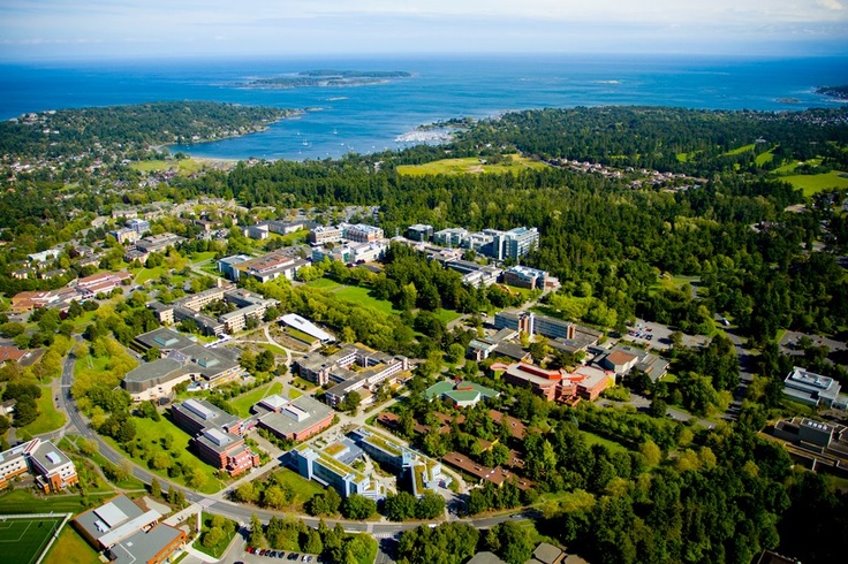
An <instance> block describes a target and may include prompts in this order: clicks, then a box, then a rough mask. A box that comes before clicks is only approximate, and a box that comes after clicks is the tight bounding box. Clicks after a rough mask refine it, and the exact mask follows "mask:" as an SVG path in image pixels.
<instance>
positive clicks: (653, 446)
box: [639, 439, 662, 466]
mask: <svg viewBox="0 0 848 564" xmlns="http://www.w3.org/2000/svg"><path fill="white" fill-rule="evenodd" d="M639 452H640V453H642V456H644V457H645V463H646V464H647V465H648V466H656V465H657V464H659V463H660V460H661V458H662V451H661V450H660V447H658V446H657V443H655V442H654V441H652V440H650V439H648V440H647V441H645V442H644V443H642V446H641V447H639Z"/></svg>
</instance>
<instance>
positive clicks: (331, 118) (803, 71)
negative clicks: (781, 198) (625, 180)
mask: <svg viewBox="0 0 848 564" xmlns="http://www.w3.org/2000/svg"><path fill="white" fill-rule="evenodd" d="M319 68H324V69H326V68H332V69H348V70H403V71H408V72H411V73H413V77H412V78H409V79H403V80H396V81H392V82H389V83H387V84H378V85H369V86H354V87H342V88H296V89H287V90H259V89H250V88H245V87H244V84H245V82H247V81H249V80H250V79H253V78H263V77H274V76H279V75H282V74H286V73H295V72H298V71H303V70H311V69H319ZM835 84H848V58H844V57H841V58H832V57H831V58H815V59H789V60H775V59H770V60H752V59H740V58H734V59H731V58H704V57H700V58H699V57H685V58H684V57H663V56H654V57H648V56H640V57H613V56H579V57H578V56H553V55H548V56H521V57H518V56H510V57H495V56H489V57H480V58H464V59H460V58H426V57H417V58H406V59H385V58H383V59H361V60H357V59H353V58H351V59H344V60H319V59H290V60H252V61H238V60H225V61H197V60H194V61H178V60H173V61H145V62H132V63H119V62H109V63H75V64H71V63H66V64H58V63H55V64H38V65H32V64H31V65H9V64H6V65H0V118H3V119H5V118H11V117H14V116H17V115H20V114H21V113H24V112H30V111H41V110H48V109H59V108H67V107H83V106H105V105H113V104H129V103H137V102H145V101H156V100H215V101H222V102H234V103H240V104H253V105H270V106H276V107H282V108H293V109H300V108H307V107H310V108H315V110H314V111H310V112H307V113H305V114H303V115H302V116H300V117H298V118H295V119H288V120H284V121H281V122H279V123H277V124H274V125H273V126H271V127H270V128H269V129H268V130H266V131H263V132H261V133H256V134H253V135H248V136H245V137H241V138H236V139H227V140H222V141H217V142H212V143H204V144H197V145H192V146H181V147H180V146H178V147H174V148H173V149H174V150H182V151H185V152H188V153H190V154H192V155H195V156H200V157H213V158H238V159H243V158H249V157H259V158H267V159H277V158H287V159H305V158H318V159H320V158H326V157H338V156H340V155H343V154H345V153H347V152H351V151H355V152H360V153H369V152H373V151H377V150H382V149H385V148H395V147H398V146H403V145H404V143H402V142H400V141H398V140H397V138H398V137H399V136H401V135H403V134H404V133H408V132H409V131H411V130H413V129H414V128H415V127H416V126H417V125H419V124H423V123H431V122H433V121H436V120H443V119H448V118H453V117H463V116H473V117H485V116H491V115H496V114H499V113H501V112H505V111H509V110H517V109H525V108H540V107H572V106H597V105H608V104H617V105H622V104H628V105H631V104H635V105H663V106H679V107H689V108H710V109H743V108H744V109H755V110H794V109H802V108H807V107H838V106H840V105H842V104H843V103H842V102H838V101H836V100H833V99H830V98H827V97H825V96H822V95H819V94H816V93H815V88H816V87H817V86H822V85H835ZM788 99H794V100H793V101H791V102H790V101H789V100H788Z"/></svg>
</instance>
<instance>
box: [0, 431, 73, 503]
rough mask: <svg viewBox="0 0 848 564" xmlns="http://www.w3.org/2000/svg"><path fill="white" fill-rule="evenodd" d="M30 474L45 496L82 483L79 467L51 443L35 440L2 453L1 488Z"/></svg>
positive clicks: (0, 458)
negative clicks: (19, 477) (16, 478)
mask: <svg viewBox="0 0 848 564" xmlns="http://www.w3.org/2000/svg"><path fill="white" fill-rule="evenodd" d="M26 473H29V474H31V475H32V476H33V477H34V478H35V483H36V485H37V486H38V487H39V489H41V491H43V492H44V493H54V492H59V491H62V490H64V489H65V488H67V487H68V486H73V485H75V484H77V483H79V477H78V476H77V471H76V466H74V463H73V461H71V459H70V458H68V456H67V455H66V454H65V453H64V452H62V451H61V450H59V449H58V448H57V447H56V445H54V444H53V443H52V442H51V441H43V440H41V439H38V438H36V439H32V440H31V441H28V442H25V443H22V444H20V445H17V446H15V447H12V448H10V449H8V450H6V451H3V452H0V489H2V488H5V487H6V486H8V485H9V481H10V480H12V479H13V478H15V477H17V476H20V475H21V474H26Z"/></svg>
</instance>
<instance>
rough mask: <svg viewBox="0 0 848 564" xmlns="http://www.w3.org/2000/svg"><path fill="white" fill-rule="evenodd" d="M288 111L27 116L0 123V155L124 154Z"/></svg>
mask: <svg viewBox="0 0 848 564" xmlns="http://www.w3.org/2000/svg"><path fill="white" fill-rule="evenodd" d="M290 113H291V111H289V110H280V109H275V108H260V107H250V106H240V105H235V104H222V103H217V102H189V101H186V102H156V103H151V104H137V105H130V106H111V107H105V108H83V109H66V110H58V111H49V112H42V113H39V114H26V115H23V116H20V117H18V118H16V119H14V120H9V121H4V122H0V154H2V155H3V159H4V160H7V161H11V160H15V159H25V160H36V159H47V158H57V157H64V158H68V157H71V156H75V155H92V154H94V155H109V154H118V155H126V154H129V153H130V152H131V151H133V150H138V151H141V150H146V149H147V148H148V147H150V146H153V145H164V144H168V143H192V142H196V141H208V140H210V139H217V138H220V137H227V136H232V135H241V134H244V133H248V132H251V131H256V130H258V129H260V128H262V127H264V126H266V125H267V124H269V123H271V122H274V121H277V120H279V119H282V118H284V117H286V116H287V115H289V114H290Z"/></svg>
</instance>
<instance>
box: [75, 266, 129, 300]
mask: <svg viewBox="0 0 848 564" xmlns="http://www.w3.org/2000/svg"><path fill="white" fill-rule="evenodd" d="M130 280H132V274H130V273H129V272H101V273H99V274H92V275H91V276H86V277H85V278H80V279H79V280H77V281H76V282H75V283H73V287H74V288H75V289H76V290H77V291H78V292H79V294H80V298H81V299H89V298H93V297H94V296H96V295H97V294H108V293H109V292H111V291H112V290H114V289H115V288H118V287H120V286H122V285H123V284H125V283H126V284H129V281H130Z"/></svg>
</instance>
